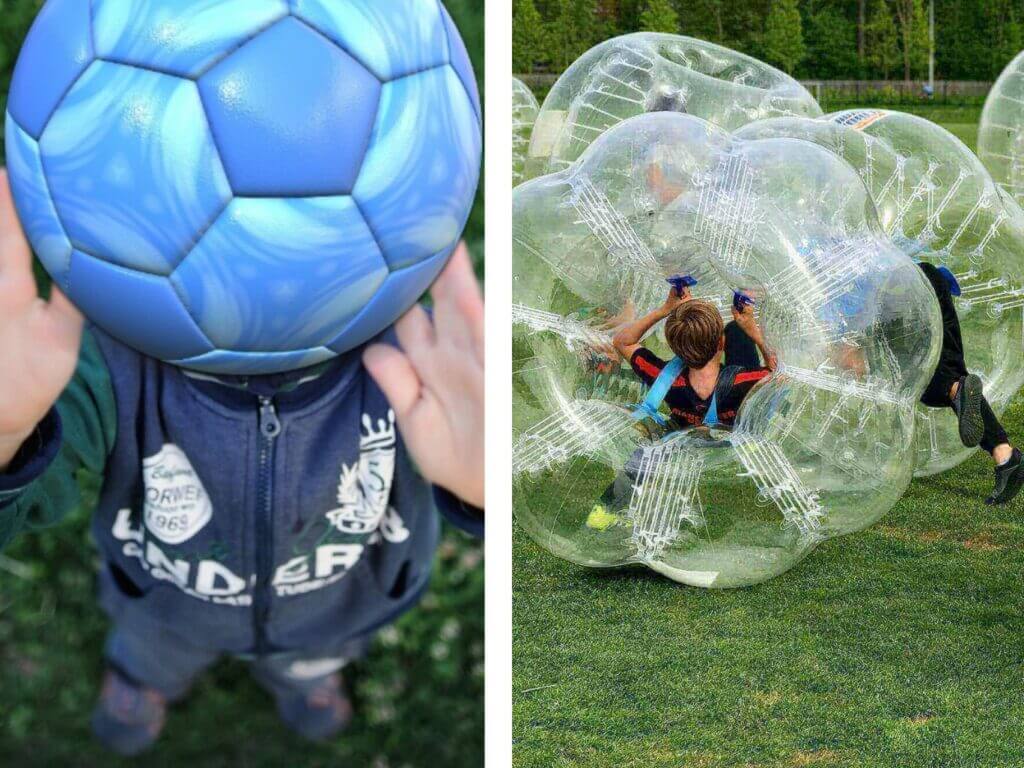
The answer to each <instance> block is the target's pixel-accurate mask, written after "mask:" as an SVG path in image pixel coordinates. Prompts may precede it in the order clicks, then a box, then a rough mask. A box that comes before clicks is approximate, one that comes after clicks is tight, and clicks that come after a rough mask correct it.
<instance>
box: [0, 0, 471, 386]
mask: <svg viewBox="0 0 1024 768" xmlns="http://www.w3.org/2000/svg"><path fill="white" fill-rule="evenodd" d="M6 131H7V133H6V143H7V162H8V170H9V173H10V180H11V187H12V191H13V195H14V200H15V203H16V206H17V209H18V213H19V217H20V219H21V221H22V225H23V227H24V230H25V232H26V234H27V236H28V238H29V240H30V241H31V243H32V246H33V248H34V250H35V252H36V253H37V254H38V256H39V258H40V259H41V260H42V263H43V265H44V266H45V267H46V269H47V271H48V272H49V273H50V275H51V276H52V277H53V280H54V282H55V284H57V285H59V286H60V287H61V289H63V290H64V292H65V293H66V294H67V295H68V297H69V298H70V299H71V300H72V301H73V302H74V303H75V304H77V305H78V307H79V308H80V309H81V310H82V311H83V312H84V313H85V314H86V315H87V316H88V317H89V318H90V319H91V320H92V322H94V323H95V324H96V325H97V326H99V327H100V328H101V329H103V330H104V331H106V332H108V333H109V334H111V335H112V336H114V337H116V338H118V339H120V340H121V341H123V342H124V343H126V344H128V345H130V346H132V347H135V348H136V349H138V350H139V351H141V352H143V353H145V354H147V355H150V356H152V357H155V358H159V359H161V360H165V361H168V362H172V363H176V364H179V365H182V366H185V367H188V368H192V369H196V370H199V371H207V372H212V373H236V374H241V373H253V374H259V373H273V372H278V371H284V370H290V369H295V368H300V367H303V366H307V365H310V364H313V363H316V362H320V361H323V360H326V359H329V358H331V357H333V356H335V355H338V354H339V353H342V352H345V351H346V350H349V349H351V348H353V347H355V346H357V345H359V344H361V343H363V342H365V341H367V340H368V339H370V338H372V337H373V336H375V335H376V334H378V333H379V332H381V331H382V330H383V329H385V328H386V327H387V326H389V325H390V324H391V323H393V322H394V321H395V320H396V319H397V318H398V317H399V316H401V314H402V313H403V312H405V311H406V310H407V309H408V308H409V307H410V306H411V305H412V304H413V303H414V302H415V301H416V300H417V299H418V298H419V297H420V296H421V294H422V293H423V292H424V291H425V290H426V289H427V287H428V286H429V285H430V283H431V282H432V281H433V280H434V279H435V277H436V276H437V275H438V273H439V272H440V271H441V269H442V268H443V267H444V265H445V263H446V261H447V260H448V258H449V256H450V254H451V253H452V251H453V250H454V248H455V245H456V243H457V240H458V238H459V236H460V233H461V231H462V228H463V226H464V224H465V222H466V219H467V217H468V215H469V211H470V207H471V205H472V202H473V197H474V193H475V190H476V186H477V180H478V173H479V163H480V153H481V135H480V104H479V99H478V96H477V91H476V85H475V81H474V77H473V71H472V67H471V66H470V62H469V58H468V56H467V54H466V50H465V48H464V46H463V43H462V41H461V38H460V37H459V33H458V30H456V28H455V25H454V24H453V22H452V20H451V18H450V17H449V16H448V14H447V13H446V11H445V10H444V8H443V7H442V6H441V4H440V3H439V2H437V0H92V2H83V0H49V2H47V3H46V5H45V6H44V7H43V9H42V11H40V13H39V16H38V18H37V19H36V21H35V23H34V25H33V26H32V29H31V30H30V32H29V34H28V37H27V38H26V39H25V43H24V47H23V48H22V51H21V54H20V57H19V58H18V63H17V66H16V68H15V71H14V75H13V80H12V83H11V91H10V98H9V101H8V105H7V127H6Z"/></svg>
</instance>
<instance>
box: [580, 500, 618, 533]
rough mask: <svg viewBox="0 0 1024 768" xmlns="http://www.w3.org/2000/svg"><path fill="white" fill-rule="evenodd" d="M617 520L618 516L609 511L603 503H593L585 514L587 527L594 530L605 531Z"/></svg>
mask: <svg viewBox="0 0 1024 768" xmlns="http://www.w3.org/2000/svg"><path fill="white" fill-rule="evenodd" d="M618 522H619V516H618V515H616V514H614V513H612V512H609V511H608V510H607V509H606V508H605V506H604V504H595V505H594V508H593V509H591V510H590V514H589V515H587V528H592V529H593V530H595V531H607V530H608V529H609V528H611V527H612V526H613V525H616V524H617V523H618Z"/></svg>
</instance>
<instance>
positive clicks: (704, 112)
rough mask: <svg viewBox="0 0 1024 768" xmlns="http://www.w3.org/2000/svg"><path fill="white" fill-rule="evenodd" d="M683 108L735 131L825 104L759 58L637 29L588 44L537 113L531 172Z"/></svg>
mask: <svg viewBox="0 0 1024 768" xmlns="http://www.w3.org/2000/svg"><path fill="white" fill-rule="evenodd" d="M645 112H681V113H685V114H689V115H695V116H697V117H701V118H703V119H705V120H708V121H710V122H712V123H714V124H715V125H718V126H721V127H722V128H725V129H726V130H733V129H735V128H738V127H740V126H741V125H745V124H746V123H749V122H751V121H753V120H758V119H761V118H764V117H773V116H776V115H804V116H809V117H814V116H816V115H820V114H821V108H820V107H819V106H818V104H817V102H816V101H815V100H814V98H813V97H812V96H811V94H810V93H808V92H807V90H806V89H805V88H804V87H803V86H802V85H800V83H798V82H797V81H796V80H794V79H793V78H791V77H790V76H789V75H787V74H785V73H783V72H780V71H779V70H777V69H775V68H774V67H771V66H769V65H767V64H765V63H763V62H761V61H758V60H757V59H755V58H752V57H750V56H746V55H744V54H742V53H738V52H736V51H733V50H730V49H728V48H724V47H722V46H720V45H715V44H713V43H708V42H705V41H703V40H697V39H694V38H692V37H683V36H682V35H669V34H662V33H657V32H637V33H634V34H630V35H623V36H621V37H615V38H612V39H611V40H606V41H605V42H603V43H601V44H600V45H597V46H595V47H594V48H591V49H590V50H589V51H587V53H585V54H583V56H581V57H580V58H579V59H577V60H576V62H575V63H573V65H572V66H570V67H569V68H568V69H567V70H566V71H565V72H564V73H563V74H562V76H561V77H559V78H558V81H557V82H556V83H555V85H554V87H553V88H552V89H551V92H550V93H549V94H548V96H547V98H546V99H544V105H543V106H542V107H541V110H540V113H539V115H538V116H537V123H536V126H535V128H534V132H533V138H532V140H531V143H530V154H529V158H528V160H527V165H526V177H527V178H534V177H536V176H541V175H543V174H545V173H552V172H554V171H560V170H562V169H563V168H565V167H567V166H568V165H570V164H571V163H573V162H574V161H575V160H576V159H577V158H578V157H579V156H580V155H582V154H583V152H584V150H585V149H586V148H587V147H588V146H590V143H591V142H592V141H593V140H594V139H596V138H597V137H598V136H600V135H601V133H603V132H604V131H606V130H608V129H609V128H611V127H612V126H614V125H616V124H617V123H619V122H621V121H622V120H625V119H626V118H629V117H634V116H636V115H640V114H643V113H645Z"/></svg>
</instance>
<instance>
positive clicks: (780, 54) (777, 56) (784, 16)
mask: <svg viewBox="0 0 1024 768" xmlns="http://www.w3.org/2000/svg"><path fill="white" fill-rule="evenodd" d="M806 53H807V51H806V48H805V46H804V35H803V26H802V24H801V21H800V9H799V8H798V7H797V1H796V0H774V2H773V3H772V5H771V10H769V11H768V20H767V22H766V23H765V30H764V57H765V58H766V59H767V60H768V61H769V62H770V63H772V64H775V65H776V66H778V67H781V68H782V69H784V70H785V71H786V72H790V73H791V72H792V71H793V70H794V69H796V66H797V65H798V64H799V63H800V62H801V61H803V58H804V56H805V55H806Z"/></svg>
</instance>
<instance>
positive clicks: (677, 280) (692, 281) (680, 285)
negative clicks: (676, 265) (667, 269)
mask: <svg viewBox="0 0 1024 768" xmlns="http://www.w3.org/2000/svg"><path fill="white" fill-rule="evenodd" d="M665 282H666V283H668V284H669V285H671V286H672V287H673V288H675V289H676V293H678V294H679V295H680V296H682V295H683V289H684V288H692V287H693V286H695V285H696V284H697V279H696V278H695V277H691V276H690V275H672V277H667V278H665Z"/></svg>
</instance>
